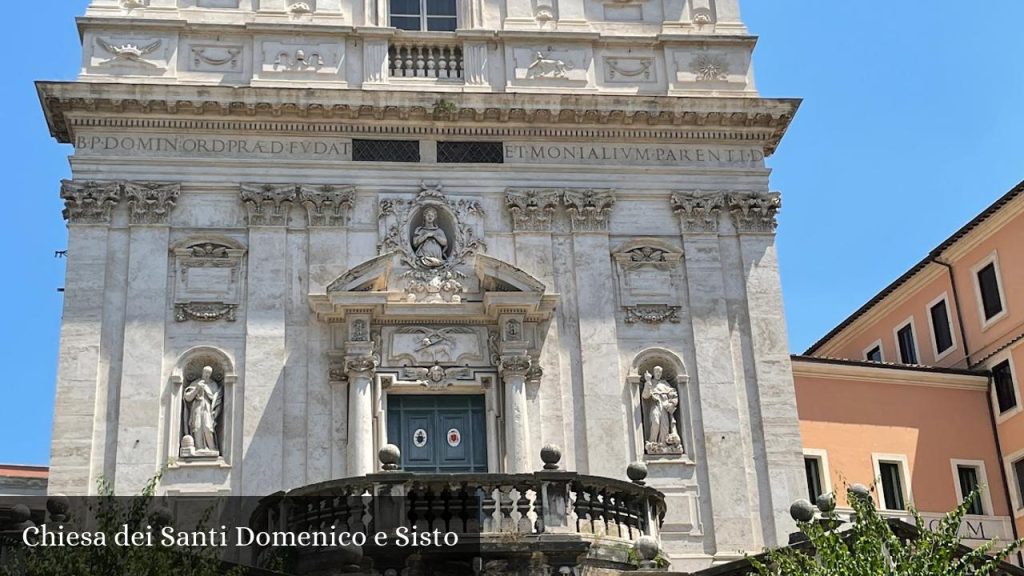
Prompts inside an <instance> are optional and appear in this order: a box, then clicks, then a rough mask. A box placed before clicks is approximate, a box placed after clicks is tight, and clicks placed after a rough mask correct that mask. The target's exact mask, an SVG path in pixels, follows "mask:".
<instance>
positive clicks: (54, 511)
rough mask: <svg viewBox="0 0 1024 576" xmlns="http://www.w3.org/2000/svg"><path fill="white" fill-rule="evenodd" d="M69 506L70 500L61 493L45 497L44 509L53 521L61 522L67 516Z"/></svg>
mask: <svg viewBox="0 0 1024 576" xmlns="http://www.w3.org/2000/svg"><path fill="white" fill-rule="evenodd" d="M70 508H71V500H69V499H68V497H67V496H64V495H63V494H55V495H53V496H50V497H49V498H47V499H46V511H47V512H48V513H49V514H50V519H51V520H53V521H55V522H63V521H64V519H65V518H67V515H68V510H69V509H70Z"/></svg>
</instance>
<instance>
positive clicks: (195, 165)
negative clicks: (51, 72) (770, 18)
mask: <svg viewBox="0 0 1024 576" xmlns="http://www.w3.org/2000/svg"><path fill="white" fill-rule="evenodd" d="M79 26H80V29H81V33H82V39H83V61H82V70H81V74H80V76H79V78H78V79H77V80H76V81H74V82H65V83H60V82H41V83H40V84H39V85H38V90H39V95H40V99H41V102H42V105H43V107H44V109H45V113H46V118H47V121H48V123H49V127H50V130H51V131H52V133H53V135H54V137H55V138H57V139H58V140H59V141H61V142H64V143H68V144H71V145H72V146H73V148H74V149H73V153H72V155H71V157H70V161H71V166H72V173H73V176H72V178H70V179H69V180H66V181H64V182H63V183H62V185H61V196H62V198H63V199H64V202H65V205H66V209H65V212H64V216H65V218H66V219H67V222H68V230H69V245H68V268H67V280H66V292H65V297H66V301H65V309H64V316H63V325H62V333H61V352H60V366H59V375H58V391H57V399H56V415H55V423H54V435H53V437H54V441H53V450H52V460H51V470H50V478H49V490H50V492H51V493H61V494H68V495H76V494H91V493H95V491H96V489H97V482H98V481H99V480H100V479H101V478H102V479H106V480H108V481H110V482H112V484H113V486H114V489H115V491H116V492H117V493H119V494H133V493H136V492H137V491H138V490H139V489H140V488H142V487H143V486H144V485H145V484H146V482H147V481H148V480H149V479H150V478H152V477H153V476H154V475H156V474H157V473H161V472H162V477H161V480H160V482H159V487H158V490H159V492H160V493H161V494H180V495H195V496H202V495H228V494H231V495H252V496H263V495H269V494H272V493H275V492H278V491H282V490H292V489H299V488H301V487H304V486H308V485H312V484H316V483H320V482H327V481H334V480H338V479H343V478H360V477H365V476H366V475H368V474H374V473H377V472H380V471H381V466H382V464H381V462H380V461H379V459H378V454H379V453H380V452H381V451H382V450H384V452H385V453H388V454H390V452H388V451H389V450H390V447H389V445H394V446H396V447H397V448H398V449H399V450H400V456H396V461H395V462H390V461H386V462H385V463H386V464H388V465H393V466H400V467H401V469H402V470H405V471H408V472H413V473H422V474H439V473H451V474H466V473H474V474H478V475H479V474H495V475H497V474H506V475H508V474H528V473H533V472H535V471H538V470H541V469H542V468H543V467H545V465H550V464H551V462H549V458H548V457H545V458H543V459H542V452H544V453H546V454H548V455H549V456H550V455H551V454H555V453H560V456H561V458H560V461H561V467H562V468H563V469H567V470H571V471H576V472H578V473H580V474H584V475H587V476H588V477H600V478H608V479H616V480H617V481H618V480H625V479H626V470H627V467H630V465H631V464H632V465H633V466H632V468H631V469H632V470H633V471H634V472H635V471H636V470H638V469H641V468H646V475H647V476H646V485H647V486H648V487H650V488H653V489H655V490H656V491H658V492H659V493H660V494H662V495H663V497H664V517H663V519H662V521H660V522H658V525H659V526H658V530H657V531H656V536H657V538H658V539H659V541H660V543H661V548H662V550H663V553H664V554H665V555H666V556H667V557H668V558H669V559H670V560H671V561H672V562H673V566H674V567H677V568H681V569H698V568H702V567H706V566H709V565H711V564H712V563H715V562H722V561H727V560H731V559H735V558H737V557H739V556H742V554H743V552H756V551H760V550H761V549H762V548H763V547H765V546H773V545H777V544H780V543H784V542H785V540H786V537H787V535H788V534H789V533H790V532H791V531H792V530H793V528H794V525H793V522H792V520H791V519H790V517H789V513H788V509H789V506H790V504H791V503H792V502H793V500H795V499H797V498H799V497H802V496H804V494H805V493H806V489H807V488H806V487H807V484H806V480H805V476H804V467H803V460H802V447H801V440H800V427H799V420H798V417H797V410H796V400H795V395H794V384H793V377H792V370H791V365H790V356H789V350H788V345H787V341H786V336H785V333H786V328H785V321H784V316H783V311H782V302H781V292H780V283H779V274H778V267H777V261H776V254H775V243H774V238H775V232H776V225H777V219H776V217H777V214H778V211H779V210H780V207H781V200H780V196H779V194H778V193H774V192H771V191H770V187H769V170H768V169H767V168H766V166H765V158H766V156H769V155H771V154H772V152H773V151H774V150H775V147H776V146H777V145H778V144H779V141H780V139H781V138H782V136H783V134H784V132H785V130H786V127H787V125H788V123H789V121H790V119H791V118H792V116H793V114H794V113H795V112H796V109H797V106H798V102H796V101H793V100H779V99H767V98H762V97H760V96H759V95H758V93H757V91H756V89H755V87H754V83H753V73H752V69H751V55H752V51H753V48H754V38H753V37H752V36H751V35H750V34H749V33H748V31H747V30H746V28H745V27H744V25H743V24H742V22H741V20H740V17H739V12H738V5H737V0H627V1H625V2H623V1H618V0H616V1H614V2H613V1H601V0H504V1H492V0H459V1H458V2H454V1H453V2H441V1H439V0H424V2H420V3H416V2H401V1H399V0H393V1H392V2H391V3H390V5H389V4H388V3H382V2H374V1H370V0H368V1H366V2H358V1H352V0H316V1H315V2H313V1H303V2H296V1H292V0H148V1H146V0H94V1H93V2H92V3H91V4H90V6H89V8H88V10H87V13H86V15H85V16H84V17H82V18H81V19H80V20H79ZM556 447H557V449H556ZM637 463H642V464H637ZM641 483H642V480H641Z"/></svg>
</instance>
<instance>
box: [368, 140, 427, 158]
mask: <svg viewBox="0 0 1024 576" xmlns="http://www.w3.org/2000/svg"><path fill="white" fill-rule="evenodd" d="M352 160H354V161H355V162H419V161H420V143H419V141H418V140H353V141H352Z"/></svg>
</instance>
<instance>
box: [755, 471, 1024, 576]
mask: <svg viewBox="0 0 1024 576" xmlns="http://www.w3.org/2000/svg"><path fill="white" fill-rule="evenodd" d="M977 497H978V491H975V492H974V493H972V494H971V495H970V496H968V498H967V499H966V501H965V502H964V503H963V504H961V505H960V506H958V507H957V508H956V510H953V511H952V512H950V513H949V514H947V515H946V516H945V518H943V519H942V521H941V522H940V523H939V524H938V526H937V528H936V529H935V530H929V529H928V528H927V527H926V525H925V521H924V519H922V518H921V515H920V514H919V513H918V512H917V511H916V510H913V509H911V511H910V513H911V515H912V516H913V518H914V523H915V525H916V528H917V532H918V533H919V534H920V535H919V537H917V538H913V539H911V538H903V537H900V536H899V535H897V534H896V533H895V532H894V531H893V528H892V526H891V525H890V524H889V522H888V521H887V520H886V519H885V518H883V517H882V516H881V515H880V514H879V513H878V510H876V509H875V505H874V502H873V501H872V499H871V498H865V497H858V496H857V495H855V494H853V493H850V494H849V501H850V503H851V504H852V506H853V509H854V512H855V518H854V521H853V525H852V527H850V528H849V529H848V530H846V529H842V530H834V529H830V525H831V526H836V525H838V524H839V521H838V516H837V515H836V514H835V513H834V512H833V513H829V514H826V515H825V518H824V520H826V522H810V523H801V524H800V530H801V531H802V532H803V533H804V534H806V535H807V536H808V539H809V543H808V545H807V546H805V547H800V548H782V549H777V550H773V551H771V552H769V553H767V554H766V555H765V556H763V557H762V558H761V559H760V560H758V559H750V560H751V564H752V565H753V566H754V568H755V569H756V574H759V575H760V576H840V575H841V576H987V575H996V574H1000V571H999V564H1000V562H1003V561H1005V560H1006V559H1007V558H1009V557H1010V556H1011V555H1012V554H1013V553H1014V552H1016V551H1017V550H1018V549H1019V548H1020V546H1021V541H1020V540H1017V541H1015V542H1012V543H1010V544H1009V545H1008V546H1006V547H1005V548H1002V549H1001V550H998V551H996V542H995V541H989V542H986V543H985V544H983V545H981V546H980V547H978V548H977V549H975V550H973V551H970V552H968V553H966V554H963V555H962V556H961V555H960V552H961V548H960V537H959V535H958V532H959V529H960V524H961V522H962V521H963V518H964V516H965V515H966V514H967V511H968V510H969V508H970V503H971V502H972V501H973V500H974V499H975V498H977ZM829 521H831V522H829Z"/></svg>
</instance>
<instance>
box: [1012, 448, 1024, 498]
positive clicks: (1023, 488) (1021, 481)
mask: <svg viewBox="0 0 1024 576" xmlns="http://www.w3.org/2000/svg"><path fill="white" fill-rule="evenodd" d="M1013 476H1014V478H1015V479H1016V480H1017V509H1018V510H1020V509H1021V508H1024V458H1022V459H1020V460H1017V461H1016V462H1014V463H1013Z"/></svg>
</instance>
